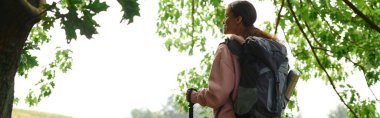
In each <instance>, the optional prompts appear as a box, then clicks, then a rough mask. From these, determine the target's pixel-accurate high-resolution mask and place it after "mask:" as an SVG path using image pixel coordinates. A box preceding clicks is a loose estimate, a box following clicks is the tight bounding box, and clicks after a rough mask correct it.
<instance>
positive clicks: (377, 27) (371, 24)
mask: <svg viewBox="0 0 380 118" xmlns="http://www.w3.org/2000/svg"><path fill="white" fill-rule="evenodd" d="M343 2H344V3H346V4H347V5H348V6H349V7H350V8H351V9H352V10H353V11H354V12H355V13H356V14H357V15H359V16H360V17H361V18H362V19H363V20H364V21H365V22H367V23H368V24H369V25H370V26H371V27H372V28H373V29H375V30H376V31H377V32H379V33H380V27H379V26H377V25H376V24H375V23H374V22H373V21H372V20H370V19H369V18H368V17H367V16H366V15H364V14H363V12H361V11H360V10H359V9H358V8H356V7H355V5H353V4H352V3H351V2H350V1H348V0H343Z"/></svg>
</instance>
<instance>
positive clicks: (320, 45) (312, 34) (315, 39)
mask: <svg viewBox="0 0 380 118" xmlns="http://www.w3.org/2000/svg"><path fill="white" fill-rule="evenodd" d="M304 23H305V26H306V28H307V30H308V31H309V32H310V34H311V36H312V37H313V39H314V41H315V42H317V44H318V46H319V47H323V46H322V44H321V43H320V42H319V41H318V40H317V38H316V37H315V35H314V33H313V31H311V29H310V27H309V24H307V22H306V21H304Z"/></svg>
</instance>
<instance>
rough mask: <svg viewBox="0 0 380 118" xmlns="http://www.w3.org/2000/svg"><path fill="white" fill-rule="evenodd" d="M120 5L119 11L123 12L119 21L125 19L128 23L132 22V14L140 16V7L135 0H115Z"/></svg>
mask: <svg viewBox="0 0 380 118" xmlns="http://www.w3.org/2000/svg"><path fill="white" fill-rule="evenodd" d="M117 1H118V2H119V4H120V5H121V7H122V9H121V11H122V12H124V14H123V17H122V19H121V21H120V22H122V21H124V20H126V21H128V24H130V23H132V22H133V17H134V16H140V8H139V4H138V3H137V0H117Z"/></svg>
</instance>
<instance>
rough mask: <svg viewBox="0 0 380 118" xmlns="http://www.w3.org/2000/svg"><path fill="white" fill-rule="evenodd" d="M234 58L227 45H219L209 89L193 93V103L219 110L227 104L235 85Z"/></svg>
mask: <svg viewBox="0 0 380 118" xmlns="http://www.w3.org/2000/svg"><path fill="white" fill-rule="evenodd" d="M233 64H234V63H233V57H232V54H231V52H230V51H229V50H228V47H227V46H226V45H225V44H221V45H219V47H218V49H217V51H216V55H215V59H214V61H213V64H212V69H211V72H210V76H209V80H208V82H209V83H208V84H209V86H208V88H205V89H202V90H200V91H199V92H193V93H192V95H191V101H192V102H193V103H199V104H200V105H202V106H208V107H211V108H219V107H220V106H222V105H223V104H225V103H226V102H227V100H228V99H229V97H230V95H231V92H232V91H233V89H234V85H235V80H234V78H235V72H234V70H235V69H234V65H233Z"/></svg>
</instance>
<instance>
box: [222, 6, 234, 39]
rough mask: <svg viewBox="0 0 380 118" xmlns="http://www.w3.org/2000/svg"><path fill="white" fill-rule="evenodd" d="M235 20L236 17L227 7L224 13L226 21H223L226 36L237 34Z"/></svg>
mask: <svg viewBox="0 0 380 118" xmlns="http://www.w3.org/2000/svg"><path fill="white" fill-rule="evenodd" d="M234 19H235V17H234V16H233V14H232V13H231V10H230V8H229V7H227V9H226V10H225V13H224V20H223V27H224V32H223V33H224V34H235V32H234V30H235V26H236V25H234V21H235V20H234Z"/></svg>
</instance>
